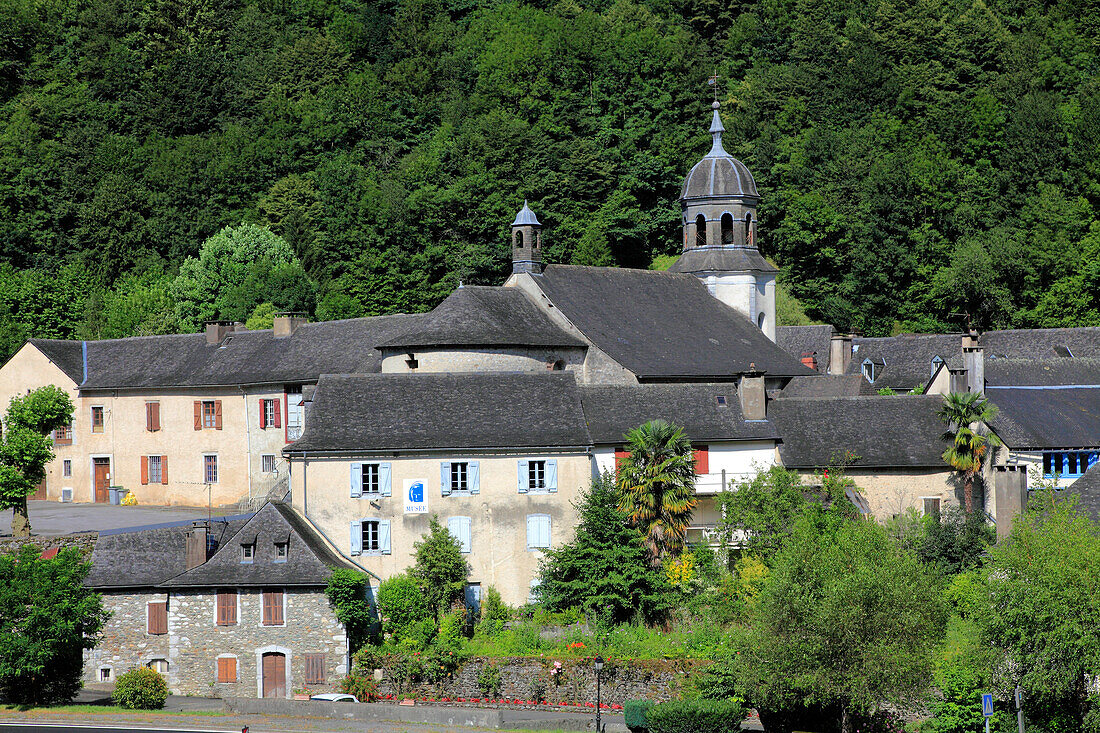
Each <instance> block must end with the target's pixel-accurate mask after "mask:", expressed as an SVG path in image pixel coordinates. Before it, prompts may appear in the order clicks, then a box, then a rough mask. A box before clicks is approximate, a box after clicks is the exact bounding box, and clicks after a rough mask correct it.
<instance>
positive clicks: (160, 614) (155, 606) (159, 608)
mask: <svg viewBox="0 0 1100 733" xmlns="http://www.w3.org/2000/svg"><path fill="white" fill-rule="evenodd" d="M149 633H150V634H167V633H168V604H167V603H166V602H164V601H162V602H160V603H150V604H149Z"/></svg>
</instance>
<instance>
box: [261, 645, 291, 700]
mask: <svg viewBox="0 0 1100 733" xmlns="http://www.w3.org/2000/svg"><path fill="white" fill-rule="evenodd" d="M263 690H264V697H286V657H285V656H283V655H282V654H279V653H277V652H271V653H268V654H265V655H264V658H263Z"/></svg>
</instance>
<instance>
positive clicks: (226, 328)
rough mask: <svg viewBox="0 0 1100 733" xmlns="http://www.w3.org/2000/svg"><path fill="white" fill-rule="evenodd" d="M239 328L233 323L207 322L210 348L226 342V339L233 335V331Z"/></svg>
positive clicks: (207, 341) (207, 336)
mask: <svg viewBox="0 0 1100 733" xmlns="http://www.w3.org/2000/svg"><path fill="white" fill-rule="evenodd" d="M236 327H237V324H236V323H234V322H233V321H207V322H206V343H207V345H208V346H217V345H218V344H220V343H221V342H222V341H225V337H226V336H228V335H229V334H231V333H233V329H235V328H236Z"/></svg>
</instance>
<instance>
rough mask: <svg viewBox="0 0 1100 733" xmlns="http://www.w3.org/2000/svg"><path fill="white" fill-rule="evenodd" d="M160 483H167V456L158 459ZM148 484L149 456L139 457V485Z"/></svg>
mask: <svg viewBox="0 0 1100 733" xmlns="http://www.w3.org/2000/svg"><path fill="white" fill-rule="evenodd" d="M160 482H161V483H162V484H167V483H168V456H161V457H160ZM148 483H149V456H142V457H141V485H142V486H145V485H147V484H148Z"/></svg>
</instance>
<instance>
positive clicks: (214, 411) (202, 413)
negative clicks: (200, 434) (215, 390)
mask: <svg viewBox="0 0 1100 733" xmlns="http://www.w3.org/2000/svg"><path fill="white" fill-rule="evenodd" d="M199 403H200V405H201V406H200V407H199V417H200V418H201V420H200V424H201V425H202V429H203V430H214V429H215V428H217V427H218V401H217V400H199ZM207 405H210V424H209V425H207V424H206V417H207V415H206V406H207Z"/></svg>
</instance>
